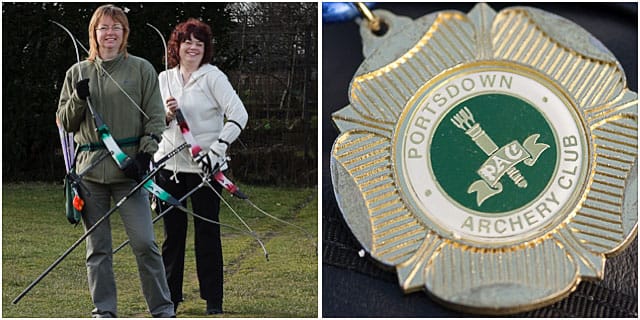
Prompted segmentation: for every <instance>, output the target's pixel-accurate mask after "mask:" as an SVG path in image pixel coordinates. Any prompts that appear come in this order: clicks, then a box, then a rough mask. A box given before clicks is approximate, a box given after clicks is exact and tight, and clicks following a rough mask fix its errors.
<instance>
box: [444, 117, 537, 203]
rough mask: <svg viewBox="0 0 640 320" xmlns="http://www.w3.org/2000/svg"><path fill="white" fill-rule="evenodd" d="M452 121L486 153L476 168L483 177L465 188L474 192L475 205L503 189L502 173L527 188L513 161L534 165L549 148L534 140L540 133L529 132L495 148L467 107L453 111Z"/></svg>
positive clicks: (521, 186) (525, 181)
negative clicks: (518, 139) (455, 112)
mask: <svg viewBox="0 0 640 320" xmlns="http://www.w3.org/2000/svg"><path fill="white" fill-rule="evenodd" d="M451 122H452V123H453V124H454V125H455V126H456V127H458V128H460V129H461V130H463V131H464V133H465V134H466V135H467V136H469V137H470V138H471V140H473V142H475V143H476V145H477V146H478V147H480V149H482V151H484V153H485V154H486V155H487V156H488V158H487V160H486V161H485V162H484V163H483V164H482V166H480V168H479V169H478V170H477V171H476V172H477V173H478V175H479V176H480V178H482V179H480V180H477V181H475V182H473V183H472V184H471V185H470V186H469V189H467V193H473V192H476V202H477V203H478V206H481V205H482V203H483V202H484V201H485V200H487V199H489V198H490V197H493V196H494V195H497V194H499V193H501V192H502V183H501V182H500V179H501V178H502V177H503V176H504V175H505V174H506V175H507V176H508V177H509V178H510V179H511V181H513V183H514V184H515V185H516V186H517V187H518V188H521V189H524V188H526V187H527V185H528V183H527V180H526V178H525V177H524V176H522V174H521V173H520V171H519V170H518V168H516V165H517V164H519V163H520V162H524V164H525V165H527V166H529V167H531V166H533V165H534V164H535V163H536V161H537V160H538V158H539V157H540V155H541V154H542V152H544V151H545V150H546V149H547V148H549V145H547V144H544V143H537V142H536V141H537V140H538V138H539V137H540V134H537V133H536V134H532V135H530V136H529V137H528V138H526V139H525V140H524V142H523V143H522V144H520V142H518V141H517V140H514V141H511V142H509V143H507V144H506V145H504V146H502V147H501V148H498V145H496V144H495V142H493V140H492V139H491V137H489V136H488V135H487V133H486V132H485V131H484V129H482V127H481V126H480V124H479V123H476V122H475V120H474V118H473V114H472V113H471V111H469V108H467V107H464V108H463V109H462V110H460V111H459V112H458V113H457V114H456V115H454V116H453V118H452V119H451Z"/></svg>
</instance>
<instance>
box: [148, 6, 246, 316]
mask: <svg viewBox="0 0 640 320" xmlns="http://www.w3.org/2000/svg"><path fill="white" fill-rule="evenodd" d="M167 50H168V52H167V55H168V60H169V67H170V68H171V69H169V70H167V71H164V72H162V73H160V75H159V79H160V91H161V92H162V99H163V101H164V102H165V110H166V122H167V124H168V128H167V129H166V130H165V132H164V133H163V141H162V143H160V149H159V150H158V152H157V153H156V154H155V158H156V159H159V158H161V157H163V156H164V155H165V154H166V153H167V152H169V151H170V150H172V149H173V148H175V146H178V145H180V144H182V143H184V142H185V139H184V137H183V136H182V134H181V131H180V128H179V126H178V125H177V124H176V121H174V119H175V117H176V112H177V110H178V109H179V110H180V112H181V113H182V115H183V116H184V118H185V120H186V121H187V123H188V124H189V128H190V130H191V133H192V134H193V136H194V138H195V140H196V141H197V143H198V145H199V146H201V147H202V149H203V150H202V151H201V152H200V154H199V155H198V156H196V157H195V159H194V158H193V157H192V156H191V153H190V152H189V150H183V152H182V153H181V154H179V155H178V156H176V157H174V158H172V159H171V160H169V161H168V162H167V165H166V167H165V169H164V170H161V171H160V173H159V174H158V179H157V181H158V184H159V185H160V186H161V187H162V188H164V189H165V190H167V191H168V192H170V193H171V194H173V195H175V196H176V197H178V198H182V197H183V196H184V195H185V194H186V193H187V192H189V191H190V190H192V189H193V188H195V187H196V186H197V185H199V184H200V183H201V182H202V177H201V174H202V173H204V174H211V173H212V172H214V171H215V170H217V169H219V168H220V167H222V169H224V168H225V166H224V165H225V154H226V151H227V148H228V147H229V145H230V144H231V143H232V142H233V141H234V140H236V138H237V137H238V136H239V135H240V132H241V130H242V129H243V128H244V127H245V125H246V123H247V118H248V115H247V111H246V110H245V108H244V105H243V104H242V101H240V98H239V97H238V95H237V94H236V92H235V90H234V89H233V87H232V86H231V84H230V83H229V80H228V79H227V76H226V75H225V74H224V73H222V71H220V69H218V68H217V67H215V66H213V65H211V64H209V62H210V61H211V57H212V55H213V44H212V34H211V29H210V28H209V26H208V25H207V24H205V23H203V22H201V21H200V20H196V19H193V18H192V19H189V20H187V21H186V22H183V23H180V24H179V25H177V26H176V27H175V29H174V30H173V32H172V34H171V38H170V40H169V46H168V48H167ZM225 118H226V122H225ZM212 185H213V187H214V188H215V189H216V191H217V193H218V194H216V193H214V192H213V191H212V190H211V189H207V188H201V189H199V190H198V191H196V192H195V193H194V194H192V195H191V196H190V198H191V206H192V209H193V211H194V212H195V213H197V214H199V215H202V216H204V217H206V218H209V219H212V220H215V221H219V217H218V215H219V211H220V198H219V194H220V191H221V186H220V185H219V184H217V183H215V182H212ZM184 204H185V205H186V201H185V203H184ZM163 218H164V230H165V240H164V243H163V245H162V259H163V261H164V265H165V269H166V271H167V281H168V282H169V288H170V290H171V300H172V301H173V303H174V306H175V308H176V310H177V306H178V304H179V303H180V302H181V301H182V300H183V297H182V280H183V274H184V254H185V242H186V235H187V223H188V221H187V216H186V215H185V214H184V213H182V212H179V211H178V210H175V209H174V210H173V211H170V212H169V213H168V214H166V215H165V216H164V217H163ZM194 226H195V252H196V266H197V274H198V281H199V283H200V297H201V298H202V299H204V300H206V301H207V308H206V314H220V313H223V311H222V297H223V289H222V284H223V278H222V276H223V271H222V263H223V261H222V244H221V241H220V226H219V225H216V224H212V223H209V222H206V221H203V220H200V219H194Z"/></svg>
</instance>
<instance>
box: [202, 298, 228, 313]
mask: <svg viewBox="0 0 640 320" xmlns="http://www.w3.org/2000/svg"><path fill="white" fill-rule="evenodd" d="M223 313H224V312H222V306H217V305H215V304H214V303H213V302H209V301H207V312H206V314H207V315H212V314H223Z"/></svg>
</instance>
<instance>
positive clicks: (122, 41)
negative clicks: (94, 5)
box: [87, 4, 129, 61]
mask: <svg viewBox="0 0 640 320" xmlns="http://www.w3.org/2000/svg"><path fill="white" fill-rule="evenodd" d="M118 27H119V28H118ZM88 31H89V47H90V48H89V57H88V58H87V59H88V60H89V61H94V60H95V58H96V57H98V56H100V57H101V58H102V59H108V58H113V57H114V56H115V55H117V54H118V53H124V55H125V56H126V55H127V39H128V38H129V20H128V19H127V16H126V14H125V13H124V11H122V9H120V8H118V7H116V6H114V5H110V4H107V5H103V6H100V7H98V9H96V11H95V12H94V13H93V16H91V21H90V22H89V30H88Z"/></svg>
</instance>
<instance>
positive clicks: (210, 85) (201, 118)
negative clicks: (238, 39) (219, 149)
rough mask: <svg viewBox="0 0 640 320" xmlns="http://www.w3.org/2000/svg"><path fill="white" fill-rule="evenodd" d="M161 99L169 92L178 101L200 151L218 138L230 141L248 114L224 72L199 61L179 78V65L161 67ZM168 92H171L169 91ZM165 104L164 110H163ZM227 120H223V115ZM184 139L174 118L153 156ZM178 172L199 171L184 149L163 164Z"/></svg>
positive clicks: (160, 156)
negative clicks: (185, 77) (185, 75)
mask: <svg viewBox="0 0 640 320" xmlns="http://www.w3.org/2000/svg"><path fill="white" fill-rule="evenodd" d="M158 78H159V80H160V81H159V82H160V92H161V94H162V101H163V102H166V100H167V98H168V97H169V96H173V97H174V98H175V99H176V100H177V101H178V108H180V109H181V110H182V114H183V115H184V117H185V120H186V121H187V123H188V124H189V128H190V129H191V133H192V134H193V136H194V138H195V139H196V141H197V142H198V144H199V145H200V147H201V148H202V149H203V150H204V151H207V152H208V151H209V149H210V148H211V146H212V145H213V144H215V143H218V139H221V140H223V141H226V142H228V143H229V144H231V143H232V142H233V141H235V140H236V138H238V136H239V135H240V131H241V129H244V127H245V126H246V125H247V119H248V114H247V110H246V109H245V108H244V104H242V101H241V100H240V97H238V95H237V94H236V91H235V90H234V89H233V87H232V86H231V83H229V80H228V79H227V76H226V75H225V74H224V73H223V72H222V71H220V69H218V68H217V67H215V66H212V65H210V64H205V65H202V66H201V67H200V68H199V69H198V70H196V71H195V72H193V73H192V74H191V78H190V79H189V80H188V81H187V83H183V82H182V76H181V75H180V70H179V67H175V68H173V69H170V70H168V71H163V72H161V73H160V75H159V76H158ZM169 93H171V94H169ZM166 111H167V110H166V105H165V112H166ZM225 117H226V118H227V122H226V123H225V122H224V118H225ZM184 142H185V140H184V138H183V136H182V133H180V128H179V127H178V125H177V123H176V121H175V120H174V121H172V122H171V123H170V124H169V126H168V127H167V129H166V130H165V131H164V133H163V134H162V142H160V145H159V146H158V147H159V149H158V152H156V154H155V157H154V158H155V160H159V159H160V158H162V157H163V156H164V155H165V154H167V153H169V152H170V151H171V150H173V149H175V148H176V147H178V146H179V145H181V144H183V143H184ZM165 168H166V169H168V170H173V171H180V172H200V167H198V164H197V163H196V162H195V161H193V159H192V157H191V154H190V152H189V150H188V149H185V150H183V151H182V152H181V153H180V154H178V155H177V156H175V157H173V158H172V159H171V160H169V161H168V162H167V165H166V167H165Z"/></svg>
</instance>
